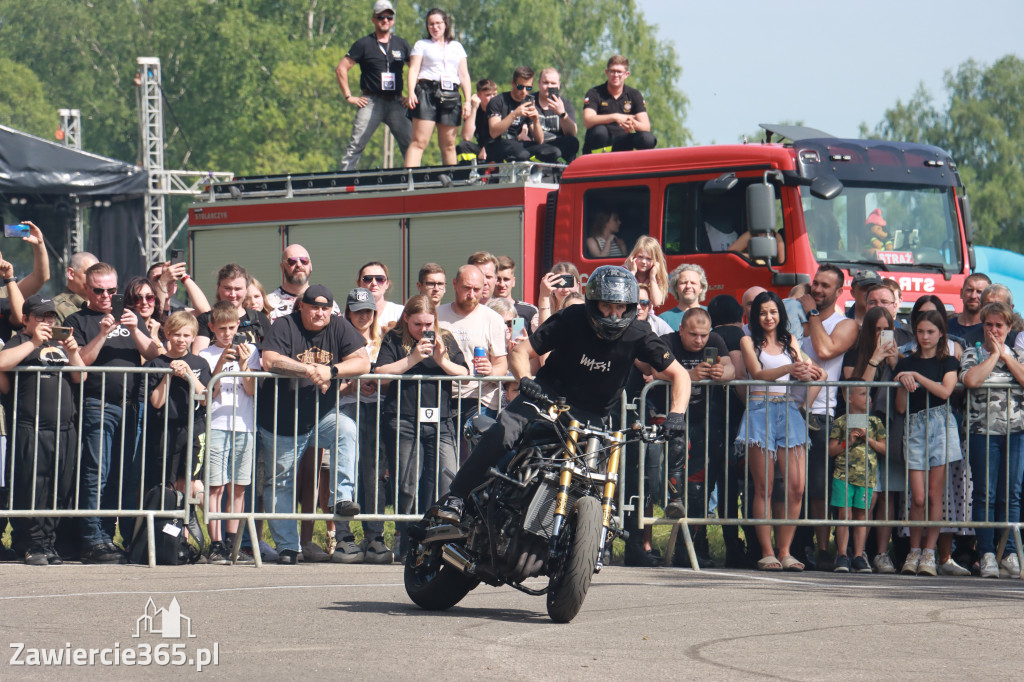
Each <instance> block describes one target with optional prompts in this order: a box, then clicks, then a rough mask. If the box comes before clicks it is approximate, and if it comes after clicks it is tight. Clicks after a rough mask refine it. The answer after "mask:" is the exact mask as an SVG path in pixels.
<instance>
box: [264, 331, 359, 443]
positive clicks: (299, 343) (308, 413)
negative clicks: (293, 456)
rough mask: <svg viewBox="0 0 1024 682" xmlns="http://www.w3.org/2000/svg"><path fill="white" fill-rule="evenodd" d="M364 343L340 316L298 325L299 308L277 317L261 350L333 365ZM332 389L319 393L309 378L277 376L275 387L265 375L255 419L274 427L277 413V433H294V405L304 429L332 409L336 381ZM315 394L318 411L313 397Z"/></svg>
mask: <svg viewBox="0 0 1024 682" xmlns="http://www.w3.org/2000/svg"><path fill="white" fill-rule="evenodd" d="M365 347H366V339H364V338H363V336H362V335H361V334H360V333H359V332H358V331H356V328H355V327H353V326H352V325H351V323H349V321H348V320H346V319H345V318H344V317H340V316H332V317H331V319H330V321H329V322H328V323H327V326H325V327H324V328H323V329H320V330H317V331H309V330H308V329H306V328H305V327H304V326H303V325H302V317H301V313H300V312H299V311H295V312H293V313H292V314H291V315H285V316H284V317H279V318H278V319H277V320H275V321H274V324H273V325H271V327H270V333H268V334H267V335H266V337H264V339H263V348H262V350H261V352H262V353H266V352H267V351H273V352H275V353H280V354H281V355H283V356H285V357H288V358H291V359H292V360H297V361H298V362H303V363H313V364H317V365H336V364H338V363H339V362H341V361H342V360H343V359H345V358H346V357H347V356H349V355H351V354H352V353H355V352H356V351H358V350H359V349H361V348H365ZM332 386H333V387H334V388H333V390H328V391H327V393H323V394H321V393H320V389H318V388H317V387H316V386H314V385H313V382H312V381H310V380H309V379H299V378H281V379H279V380H278V387H277V388H276V389H275V387H274V381H273V380H271V379H267V380H266V381H264V382H263V385H262V386H261V387H260V391H259V404H258V406H257V412H256V419H257V423H258V424H259V425H260V426H261V427H262V428H264V429H267V430H268V431H273V430H274V415H275V414H276V415H277V434H278V435H287V436H291V435H294V433H295V431H294V428H295V414H294V411H295V410H296V409H298V413H299V421H298V428H299V432H300V433H305V432H308V431H309V430H311V429H312V428H313V427H314V426H316V424H317V422H319V421H320V418H321V417H323V416H324V415H326V414H327V413H328V412H331V411H332V410H334V407H335V404H336V402H337V383H332ZM318 396H319V406H320V407H319V411H317V403H318V400H317V397H318Z"/></svg>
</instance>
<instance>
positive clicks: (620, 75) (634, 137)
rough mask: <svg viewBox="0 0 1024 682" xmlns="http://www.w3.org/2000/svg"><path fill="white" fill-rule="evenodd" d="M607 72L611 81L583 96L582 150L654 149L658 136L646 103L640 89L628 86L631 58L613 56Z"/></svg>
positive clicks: (598, 151)
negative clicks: (583, 130) (652, 131)
mask: <svg viewBox="0 0 1024 682" xmlns="http://www.w3.org/2000/svg"><path fill="white" fill-rule="evenodd" d="M604 72H605V75H607V76H608V80H607V81H605V82H604V83H602V84H601V85H598V86H595V87H593V88H591V89H590V90H587V94H586V96H585V97H584V98H583V125H584V126H585V127H586V129H587V135H586V137H585V138H584V139H583V153H584V154H596V153H601V152H623V151H629V150H632V149H654V148H655V147H656V146H657V145H658V139H657V138H656V137H654V135H653V134H651V120H650V118H649V117H648V116H647V102H646V101H644V96H643V95H641V94H640V91H639V90H636V89H635V88H631V87H629V86H628V85H626V78H628V77H629V60H628V59H626V58H625V57H623V56H622V55H621V54H617V55H614V56H612V57H611V58H610V59H609V60H608V67H607V68H606V69H605V71H604Z"/></svg>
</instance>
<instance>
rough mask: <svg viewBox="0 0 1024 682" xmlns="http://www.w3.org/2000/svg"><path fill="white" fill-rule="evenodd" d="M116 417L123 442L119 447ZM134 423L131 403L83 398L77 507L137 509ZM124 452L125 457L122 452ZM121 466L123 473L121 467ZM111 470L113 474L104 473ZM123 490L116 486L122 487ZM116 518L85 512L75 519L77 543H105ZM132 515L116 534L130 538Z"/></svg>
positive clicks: (109, 540)
mask: <svg viewBox="0 0 1024 682" xmlns="http://www.w3.org/2000/svg"><path fill="white" fill-rule="evenodd" d="M122 422H123V427H124V428H123V430H124V446H125V447H122V438H121V432H122ZM137 429H138V426H137V424H136V421H135V407H134V406H130V407H128V408H127V409H122V407H121V406H120V405H115V404H111V403H104V402H102V401H100V399H99V398H86V399H85V401H84V406H83V410H82V464H81V493H80V497H79V502H78V504H79V509H96V510H99V509H117V508H118V505H119V504H120V505H121V508H122V509H137V508H138V506H139V499H140V494H139V485H140V481H139V466H138V461H139V460H138V457H137V456H136V455H137V452H136V447H135V444H136V440H137V438H138V432H137ZM125 455H126V456H125ZM122 467H123V472H122ZM111 471H113V472H114V478H113V479H111V478H110V473H111ZM122 488H123V490H120V489H122ZM116 521H117V519H116V517H115V516H113V515H111V516H104V517H99V516H86V517H84V518H83V519H82V521H81V526H80V528H81V533H82V546H83V547H84V548H86V549H88V548H90V547H92V546H94V545H98V544H102V543H105V542H111V541H112V539H113V537H114V524H115V522H116ZM134 521H135V519H134V517H133V518H131V519H126V523H125V524H124V528H123V531H124V532H122V535H123V536H124V537H125V538H126V540H125V542H128V539H130V538H131V531H130V530H129V529H130V528H133V527H134V525H135V524H134Z"/></svg>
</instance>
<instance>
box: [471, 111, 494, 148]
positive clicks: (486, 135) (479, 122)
mask: <svg viewBox="0 0 1024 682" xmlns="http://www.w3.org/2000/svg"><path fill="white" fill-rule="evenodd" d="M474 120H475V121H476V143H477V144H478V145H480V146H481V147H486V146H487V143H488V142H490V141H491V123H490V120H491V119H489V118H488V117H487V108H486V107H480V108H478V109H477V110H476V117H475V118H474Z"/></svg>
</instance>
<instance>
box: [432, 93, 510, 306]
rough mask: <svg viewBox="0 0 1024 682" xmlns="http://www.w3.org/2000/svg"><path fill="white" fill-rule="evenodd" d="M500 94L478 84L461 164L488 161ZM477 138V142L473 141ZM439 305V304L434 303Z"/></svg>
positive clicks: (458, 153) (459, 151) (458, 149)
mask: <svg viewBox="0 0 1024 682" xmlns="http://www.w3.org/2000/svg"><path fill="white" fill-rule="evenodd" d="M497 94H498V84H497V83H495V82H494V81H492V80H491V79H490V78H482V79H480V80H478V81H477V82H476V94H475V95H473V96H472V97H471V98H470V101H469V102H470V113H469V116H467V117H466V120H465V121H463V122H462V135H461V137H462V140H460V141H459V143H458V144H457V145H455V158H456V159H457V160H458V162H459V164H460V165H461V164H467V163H473V161H478V162H482V161H487V160H488V159H487V150H486V149H484V148H485V147H486V146H487V143H488V142H490V141H491V127H490V125H489V124H488V122H487V105H488V104H489V103H490V101H491V98H492V97H494V96H495V95H497ZM474 138H476V142H474V141H473V139H474ZM434 305H437V302H436V301H435V302H434Z"/></svg>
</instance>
